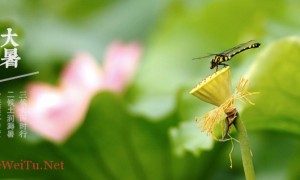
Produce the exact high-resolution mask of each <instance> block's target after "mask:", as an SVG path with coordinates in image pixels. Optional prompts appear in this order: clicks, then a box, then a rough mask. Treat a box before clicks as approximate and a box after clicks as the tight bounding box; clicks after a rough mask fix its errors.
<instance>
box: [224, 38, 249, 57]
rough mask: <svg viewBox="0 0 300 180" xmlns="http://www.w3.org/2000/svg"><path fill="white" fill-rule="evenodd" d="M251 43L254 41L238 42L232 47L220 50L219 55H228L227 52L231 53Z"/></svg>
mask: <svg viewBox="0 0 300 180" xmlns="http://www.w3.org/2000/svg"><path fill="white" fill-rule="evenodd" d="M252 43H254V40H250V41H248V42H245V43H242V44H239V45H237V46H235V47H233V48H230V49H227V50H225V51H223V52H221V53H220V54H221V55H228V54H230V53H232V52H233V51H235V50H238V49H241V48H244V47H247V46H249V45H250V44H252Z"/></svg>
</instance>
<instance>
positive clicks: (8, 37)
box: [1, 28, 19, 47]
mask: <svg viewBox="0 0 300 180" xmlns="http://www.w3.org/2000/svg"><path fill="white" fill-rule="evenodd" d="M11 31H12V29H11V28H7V34H1V37H6V41H5V43H4V44H3V45H2V46H1V47H4V46H5V45H7V44H8V43H11V44H12V45H13V46H14V47H16V46H19V44H17V43H16V42H15V41H14V39H13V37H16V36H18V35H17V34H15V33H14V34H12V33H11Z"/></svg>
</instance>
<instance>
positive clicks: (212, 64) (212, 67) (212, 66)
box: [210, 60, 218, 69]
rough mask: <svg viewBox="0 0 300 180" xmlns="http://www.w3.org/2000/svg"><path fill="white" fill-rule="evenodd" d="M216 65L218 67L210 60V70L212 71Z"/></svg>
mask: <svg viewBox="0 0 300 180" xmlns="http://www.w3.org/2000/svg"><path fill="white" fill-rule="evenodd" d="M217 65H218V63H216V62H214V60H212V61H211V66H210V69H214V68H215V67H216V66H217Z"/></svg>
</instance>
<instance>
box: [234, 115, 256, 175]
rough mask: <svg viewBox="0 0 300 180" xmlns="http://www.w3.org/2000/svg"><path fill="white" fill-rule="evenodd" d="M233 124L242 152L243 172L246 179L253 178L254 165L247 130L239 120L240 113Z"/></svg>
mask: <svg viewBox="0 0 300 180" xmlns="http://www.w3.org/2000/svg"><path fill="white" fill-rule="evenodd" d="M234 126H235V128H236V130H237V132H238V136H239V141H240V148H241V154H242V161H243V166H244V172H245V176H246V179H247V180H254V179H255V172H254V166H253V163H252V153H251V150H250V147H249V141H248V135H247V130H246V128H245V126H244V123H243V121H242V120H241V117H240V115H238V116H237V117H236V119H235V122H234Z"/></svg>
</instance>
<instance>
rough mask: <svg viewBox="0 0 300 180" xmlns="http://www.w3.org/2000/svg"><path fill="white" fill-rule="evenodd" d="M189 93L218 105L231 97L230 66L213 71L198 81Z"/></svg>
mask: <svg viewBox="0 0 300 180" xmlns="http://www.w3.org/2000/svg"><path fill="white" fill-rule="evenodd" d="M190 94H192V95H194V96H196V97H197V98H199V99H201V100H202V101H205V102H207V103H210V104H213V105H216V106H220V105H222V104H223V103H224V102H225V101H226V100H227V99H229V98H230V97H231V94H232V89H231V77H230V67H229V66H227V67H225V68H222V69H221V70H219V71H217V72H215V73H213V74H212V75H210V76H208V77H207V78H205V79H204V80H203V81H202V82H200V83H199V84H198V85H197V86H196V87H195V88H194V89H192V90H191V91H190Z"/></svg>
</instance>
